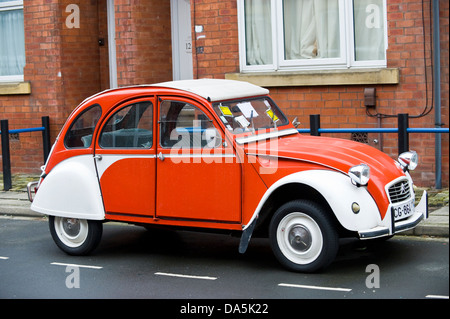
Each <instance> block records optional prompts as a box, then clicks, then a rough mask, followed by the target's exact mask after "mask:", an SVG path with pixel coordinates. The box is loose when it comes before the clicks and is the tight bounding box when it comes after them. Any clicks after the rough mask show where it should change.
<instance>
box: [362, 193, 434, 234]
mask: <svg viewBox="0 0 450 319" xmlns="http://www.w3.org/2000/svg"><path fill="white" fill-rule="evenodd" d="M427 218H428V193H427V192H426V191H424V192H423V195H422V197H421V199H420V201H419V204H417V206H416V207H415V211H414V214H412V215H411V216H410V217H408V218H407V219H403V220H400V221H397V222H394V210H393V209H391V216H390V220H391V222H390V225H389V226H377V227H375V228H371V229H366V230H360V231H358V235H359V238H360V239H372V238H378V237H384V236H390V235H394V234H397V233H399V232H402V231H405V230H409V229H413V228H414V227H416V226H417V225H418V224H419V223H420V222H421V221H422V220H425V219H427Z"/></svg>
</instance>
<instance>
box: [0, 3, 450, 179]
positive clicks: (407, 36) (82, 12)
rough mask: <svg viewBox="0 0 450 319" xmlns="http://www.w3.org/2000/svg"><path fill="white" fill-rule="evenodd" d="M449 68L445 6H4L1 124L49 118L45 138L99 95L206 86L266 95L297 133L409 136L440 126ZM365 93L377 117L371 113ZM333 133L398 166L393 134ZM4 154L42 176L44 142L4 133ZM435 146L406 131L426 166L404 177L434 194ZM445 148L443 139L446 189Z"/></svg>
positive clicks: (429, 137)
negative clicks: (403, 120) (192, 82)
mask: <svg viewBox="0 0 450 319" xmlns="http://www.w3.org/2000/svg"><path fill="white" fill-rule="evenodd" d="M433 3H434V4H435V5H436V4H437V3H438V4H439V7H438V9H439V31H440V32H439V34H440V41H439V52H440V68H439V70H440V79H439V80H438V81H436V79H435V78H434V76H433V75H434V73H433V70H435V65H436V62H435V61H434V56H435V55H434V53H435V50H433V48H434V46H433V41H432V40H433V34H436V32H435V30H433V22H434V21H435V19H433V14H432V8H433ZM12 35H14V36H12ZM13 39H14V41H13ZM448 61H449V4H448V2H447V1H436V0H423V1H419V0H406V1H399V0H358V1H349V0H330V1H312V0H260V1H256V0H220V1H219V0H164V1H160V0H158V1H156V0H131V1H125V0H89V1H75V0H33V1H31V0H23V1H8V0H0V119H8V120H9V126H10V129H16V128H24V127H35V126H40V121H41V119H40V117H41V116H46V115H48V116H50V123H51V139H52V141H53V140H54V139H55V138H56V136H57V134H58V132H59V130H60V128H61V126H62V125H63V123H64V121H65V119H66V117H67V115H68V114H69V113H70V112H71V111H72V110H73V108H74V107H75V106H76V105H77V104H78V103H80V102H81V101H82V100H84V99H85V98H86V97H88V96H90V95H92V94H94V93H97V92H99V91H102V90H105V89H108V88H111V87H117V86H127V85H134V84H143V83H155V82H161V81H168V80H172V79H184V78H202V77H213V78H228V79H238V80H244V81H249V82H252V83H255V84H258V85H261V86H264V87H267V88H268V89H269V90H270V92H271V95H272V97H273V98H274V100H275V101H276V102H277V103H278V104H279V105H280V106H281V107H282V109H283V110H284V111H285V113H286V115H287V116H288V117H289V118H290V119H291V120H292V119H293V118H294V117H298V119H299V121H300V122H301V123H302V124H301V126H300V128H309V115H310V114H320V116H321V127H322V128H345V127H351V128H353V127H370V128H376V127H382V128H392V127H397V118H396V115H397V114H398V113H408V114H409V115H410V118H409V125H410V127H435V124H436V123H437V124H438V125H441V126H442V127H448V116H449V114H448V110H449V65H448ZM436 85H438V86H440V98H439V99H438V101H437V99H436V98H434V94H433V92H434V91H435V87H436ZM372 88H375V106H366V105H367V104H368V103H369V102H367V101H365V99H364V92H365V91H366V89H372ZM367 91H370V90H367ZM369 104H370V103H369ZM437 109H439V110H440V115H439V118H435V115H436V110H437ZM329 135H331V134H329ZM334 136H337V137H343V138H357V139H359V140H360V141H362V142H365V143H369V144H371V145H373V146H375V147H378V148H380V149H382V150H383V151H384V152H386V153H388V154H390V155H391V156H392V157H393V158H396V156H397V135H396V134H394V133H384V134H378V133H369V134H363V135H362V136H355V135H353V136H352V135H351V134H350V133H345V134H334ZM10 145H11V162H12V166H13V167H12V170H13V173H38V172H39V169H38V167H39V166H40V165H42V164H43V163H42V162H43V157H42V151H41V148H42V141H41V137H40V135H39V134H36V133H23V134H20V135H18V136H17V135H16V136H12V138H11V141H10ZM436 145H437V144H436V142H435V136H434V134H431V133H414V134H410V147H411V148H412V149H414V150H417V152H418V153H419V156H420V159H421V165H420V167H419V168H418V169H417V170H416V171H415V172H414V173H413V177H414V179H415V182H416V183H417V184H418V185H419V186H435V185H436V171H437V170H439V168H438V169H437V167H436V165H439V164H437V162H436V158H435V149H436ZM448 145H449V136H448V134H442V135H441V152H442V164H441V165H442V167H441V169H440V170H439V171H440V172H441V173H442V177H441V179H442V185H443V186H444V187H448V181H449V174H448V172H449V167H448V155H449V148H448Z"/></svg>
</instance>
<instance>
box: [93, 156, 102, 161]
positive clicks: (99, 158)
mask: <svg viewBox="0 0 450 319" xmlns="http://www.w3.org/2000/svg"><path fill="white" fill-rule="evenodd" d="M102 158H103V157H102V156H101V155H94V159H96V160H97V161H101V160H102Z"/></svg>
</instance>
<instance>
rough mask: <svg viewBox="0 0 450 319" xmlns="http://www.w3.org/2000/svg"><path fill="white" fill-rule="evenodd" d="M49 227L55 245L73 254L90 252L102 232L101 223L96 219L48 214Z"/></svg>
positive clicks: (79, 254)
mask: <svg viewBox="0 0 450 319" xmlns="http://www.w3.org/2000/svg"><path fill="white" fill-rule="evenodd" d="M49 228H50V233H51V235H52V238H53V240H54V241H55V243H56V245H57V246H58V247H59V248H60V249H61V250H62V251H64V252H65V253H67V254H69V255H74V256H83V255H88V254H90V253H91V252H92V251H93V250H94V249H95V248H97V246H98V244H99V243H100V240H101V238H102V234H103V224H102V222H101V221H97V220H86V219H77V218H65V217H55V216H49Z"/></svg>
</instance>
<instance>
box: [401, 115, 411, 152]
mask: <svg viewBox="0 0 450 319" xmlns="http://www.w3.org/2000/svg"><path fill="white" fill-rule="evenodd" d="M408 126H409V114H408V113H401V114H398V154H401V153H403V152H407V151H409V135H408Z"/></svg>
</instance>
